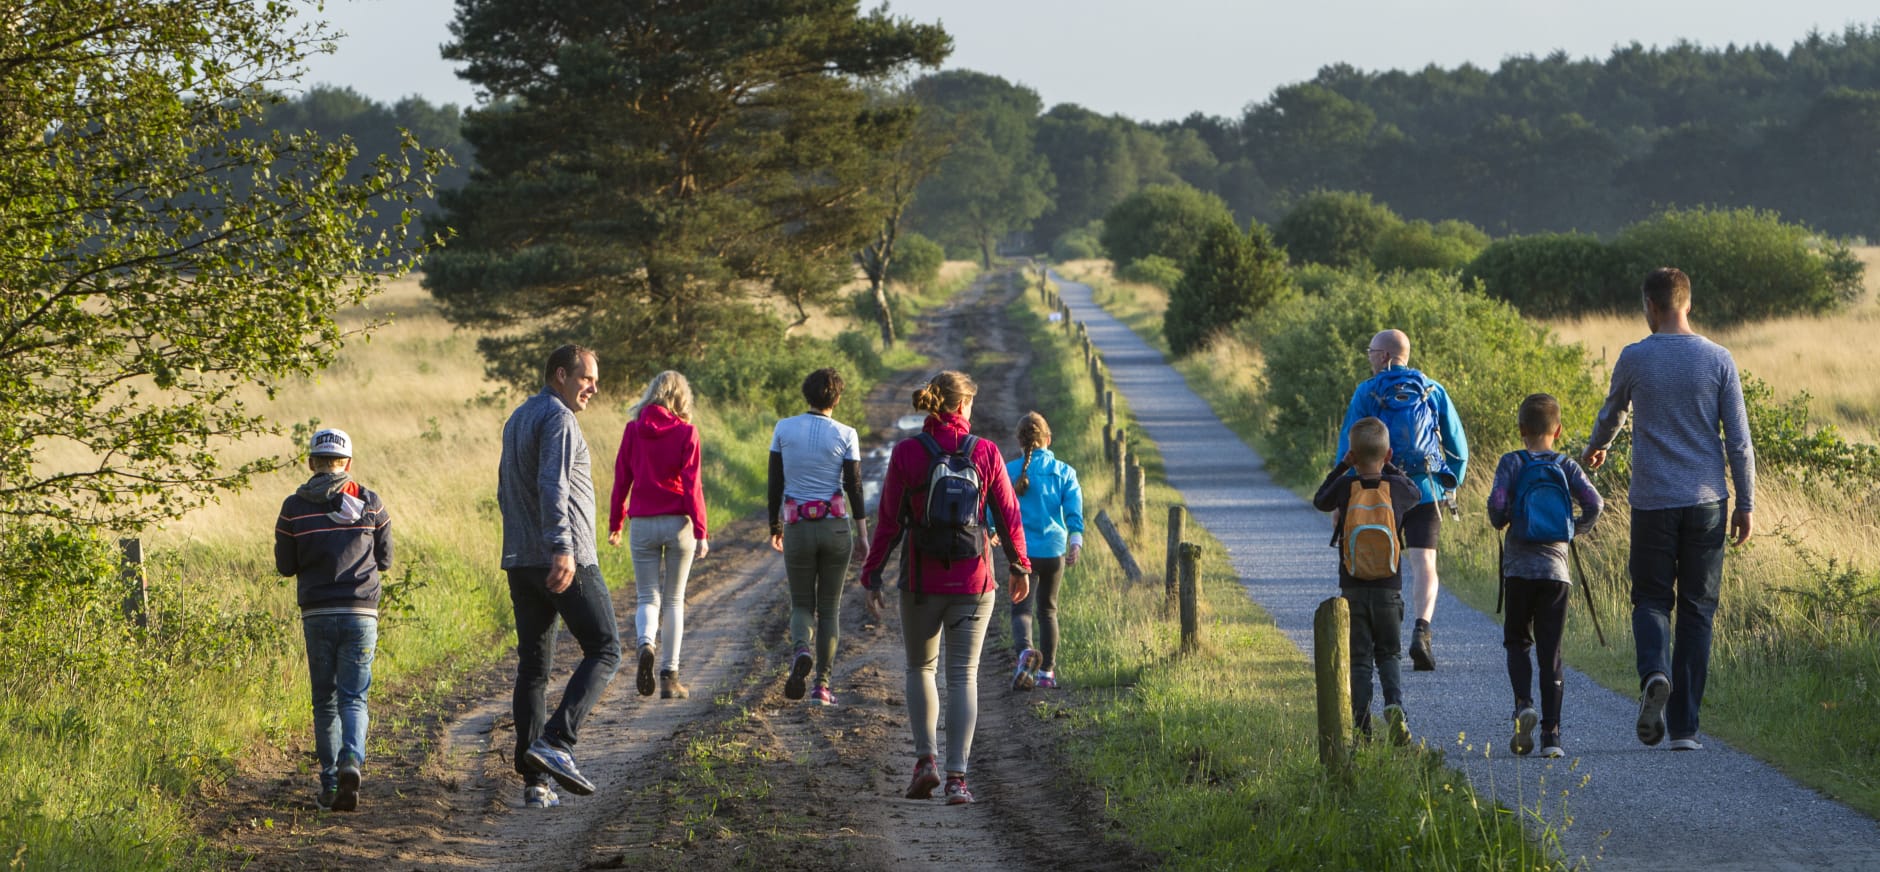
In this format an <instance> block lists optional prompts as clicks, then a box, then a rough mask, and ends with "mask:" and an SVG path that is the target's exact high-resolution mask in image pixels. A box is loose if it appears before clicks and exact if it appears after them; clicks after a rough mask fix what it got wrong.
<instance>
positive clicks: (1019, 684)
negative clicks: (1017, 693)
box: [1012, 648, 1039, 690]
mask: <svg viewBox="0 0 1880 872" xmlns="http://www.w3.org/2000/svg"><path fill="white" fill-rule="evenodd" d="M1038 660H1039V657H1038V652H1037V651H1035V650H1033V649H1031V648H1026V649H1025V650H1023V651H1020V652H1018V667H1017V668H1015V669H1013V670H1012V689H1013V690H1030V689H1032V688H1033V687H1035V686H1037V684H1038Z"/></svg>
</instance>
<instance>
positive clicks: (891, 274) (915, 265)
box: [888, 233, 947, 289]
mask: <svg viewBox="0 0 1880 872" xmlns="http://www.w3.org/2000/svg"><path fill="white" fill-rule="evenodd" d="M946 261H947V252H946V249H945V248H942V247H941V246H940V243H938V242H935V241H933V240H931V239H928V238H927V237H925V236H922V235H920V234H918V233H903V234H901V235H900V237H899V238H897V239H896V240H895V242H894V258H893V259H891V260H889V261H888V280H889V281H896V282H900V283H901V284H904V285H907V286H908V287H910V288H920V289H925V288H927V287H928V286H930V285H932V284H933V283H934V280H935V279H938V278H939V277H940V267H941V266H943V265H945V264H946Z"/></svg>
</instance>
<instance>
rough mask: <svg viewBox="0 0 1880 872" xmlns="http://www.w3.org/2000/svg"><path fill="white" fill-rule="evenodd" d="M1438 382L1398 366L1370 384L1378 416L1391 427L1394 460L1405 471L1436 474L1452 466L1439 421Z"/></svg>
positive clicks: (1392, 459)
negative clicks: (1433, 382) (1446, 456)
mask: <svg viewBox="0 0 1880 872" xmlns="http://www.w3.org/2000/svg"><path fill="white" fill-rule="evenodd" d="M1435 393H1436V386H1435V385H1434V384H1432V383H1431V382H1430V380H1429V379H1427V378H1424V377H1423V373H1421V372H1418V371H1416V370H1414V369H1408V368H1403V367H1399V368H1397V369H1387V370H1385V371H1384V372H1383V373H1382V374H1380V375H1378V377H1377V379H1376V380H1375V382H1374V383H1373V384H1372V386H1371V398H1372V399H1373V400H1374V401H1375V402H1376V404H1377V417H1378V420H1380V421H1383V422H1384V426H1385V427H1386V428H1387V429H1389V430H1390V456H1391V463H1394V464H1396V466H1397V468H1398V469H1401V470H1403V471H1404V473H1405V474H1406V475H1419V474H1421V475H1429V476H1436V475H1437V474H1438V473H1442V472H1444V471H1445V470H1447V469H1448V468H1449V462H1448V461H1447V460H1445V459H1444V457H1443V438H1442V434H1441V433H1440V432H1439V431H1438V430H1437V425H1436V398H1435Z"/></svg>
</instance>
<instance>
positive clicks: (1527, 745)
mask: <svg viewBox="0 0 1880 872" xmlns="http://www.w3.org/2000/svg"><path fill="white" fill-rule="evenodd" d="M1540 719H1541V716H1540V715H1538V714H1535V713H1534V707H1533V706H1522V707H1521V710H1520V711H1518V712H1515V713H1514V738H1512V739H1509V740H1508V750H1510V751H1513V752H1515V753H1516V754H1518V755H1520V756H1523V757H1526V756H1527V755H1529V754H1532V753H1534V725H1535V724H1537V723H1539V722H1540Z"/></svg>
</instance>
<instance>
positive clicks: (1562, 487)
mask: <svg viewBox="0 0 1880 872" xmlns="http://www.w3.org/2000/svg"><path fill="white" fill-rule="evenodd" d="M1508 513H1509V524H1508V528H1509V530H1510V531H1512V532H1513V533H1514V535H1515V537H1516V538H1519V539H1523V540H1526V541H1528V542H1572V541H1573V495H1572V493H1571V492H1569V490H1568V487H1567V471H1566V469H1565V468H1563V467H1562V466H1561V465H1560V455H1559V454H1551V453H1550V454H1546V455H1542V456H1538V457H1537V456H1535V455H1533V454H1529V455H1527V462H1526V463H1524V464H1522V466H1521V471H1520V472H1519V473H1516V474H1515V479H1514V488H1513V490H1512V492H1511V493H1510V495H1509V501H1508Z"/></svg>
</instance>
